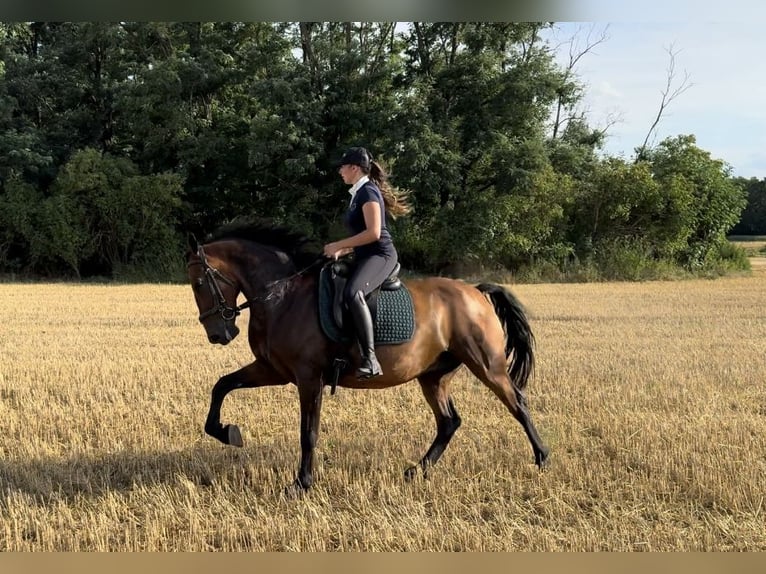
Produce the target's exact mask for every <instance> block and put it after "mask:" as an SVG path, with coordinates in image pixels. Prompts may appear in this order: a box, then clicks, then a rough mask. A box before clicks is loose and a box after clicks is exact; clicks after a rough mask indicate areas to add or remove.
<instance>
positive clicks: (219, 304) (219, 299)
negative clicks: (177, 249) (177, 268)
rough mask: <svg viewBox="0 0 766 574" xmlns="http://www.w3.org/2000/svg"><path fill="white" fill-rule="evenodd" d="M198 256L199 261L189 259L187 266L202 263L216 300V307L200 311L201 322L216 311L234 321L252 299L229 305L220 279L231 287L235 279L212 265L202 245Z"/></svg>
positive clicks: (211, 292)
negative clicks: (233, 305) (235, 305)
mask: <svg viewBox="0 0 766 574" xmlns="http://www.w3.org/2000/svg"><path fill="white" fill-rule="evenodd" d="M197 257H199V261H189V262H188V263H187V264H186V267H187V268H188V267H191V266H192V265H202V269H203V270H204V272H205V282H206V283H207V286H208V288H209V289H210V294H211V295H212V296H213V301H215V306H214V307H212V308H211V309H208V310H207V311H205V312H204V313H200V316H199V321H200V323H201V322H203V321H204V320H205V319H207V318H208V317H211V316H213V315H215V314H216V313H220V315H221V319H223V320H224V321H232V320H234V319H236V318H237V316H238V315H239V314H240V313H241V312H242V310H243V309H247V308H248V307H249V306H250V301H245V302H244V303H242V304H241V305H238V306H237V307H232V306H231V305H229V304H228V303H227V302H226V298H225V297H224V296H223V292H222V291H221V286H220V285H218V281H219V280H220V281H223V282H224V283H226V284H227V285H229V286H231V287H234V286H235V284H234V281H232V280H231V279H229V278H228V277H226V276H225V275H224V274H223V273H221V272H220V271H218V269H216V268H215V267H213V266H211V265H210V263H208V262H207V257H206V256H205V250H204V249H203V248H202V245H199V246H198V247H197Z"/></svg>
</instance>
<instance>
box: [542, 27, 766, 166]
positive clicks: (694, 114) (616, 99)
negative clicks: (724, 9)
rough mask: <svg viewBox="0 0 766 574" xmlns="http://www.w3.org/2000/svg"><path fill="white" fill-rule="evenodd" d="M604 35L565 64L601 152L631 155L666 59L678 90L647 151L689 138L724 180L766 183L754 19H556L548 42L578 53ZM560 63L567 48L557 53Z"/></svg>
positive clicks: (663, 79)
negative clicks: (727, 176) (722, 167)
mask: <svg viewBox="0 0 766 574" xmlns="http://www.w3.org/2000/svg"><path fill="white" fill-rule="evenodd" d="M588 33H590V35H591V40H595V39H597V38H600V37H601V36H602V35H603V34H605V35H606V40H605V41H604V42H602V43H600V44H599V45H598V46H596V47H594V48H593V49H592V50H591V51H590V52H589V53H587V54H586V55H585V56H583V58H582V59H581V60H580V61H579V63H578V64H577V65H576V66H575V69H574V71H575V73H576V74H577V75H578V77H579V78H580V80H581V81H582V82H584V83H585V85H586V87H585V99H584V101H583V109H584V111H586V117H587V118H588V123H589V125H591V126H593V127H599V128H602V127H606V126H607V124H608V123H609V122H610V121H614V120H616V123H614V124H613V125H611V127H609V128H608V130H607V141H606V144H605V149H604V151H605V152H607V153H609V154H610V155H617V156H619V155H622V156H624V157H626V158H632V157H633V155H634V148H636V147H638V146H640V145H641V144H642V143H643V141H644V138H645V137H646V135H647V132H648V131H649V129H650V127H651V125H652V123H653V121H654V119H655V118H656V116H657V112H658V111H659V107H660V103H661V101H662V91H663V90H664V89H665V88H666V84H667V81H668V67H669V65H670V62H671V57H670V54H669V50H670V51H672V53H673V54H674V61H675V77H676V79H675V80H674V82H673V86H674V87H678V86H680V85H681V83H682V82H683V80H684V78H685V77H686V78H688V79H687V84H688V85H689V87H688V89H687V90H686V91H684V92H683V93H681V94H680V95H678V96H677V97H676V98H675V99H674V100H673V101H672V102H670V104H669V105H668V106H667V107H666V109H665V112H664V113H663V115H662V118H661V120H660V123H659V124H658V127H657V130H656V132H655V135H654V136H653V137H652V138H651V139H650V140H649V144H650V145H652V144H655V145H656V144H658V143H659V142H660V141H662V140H663V139H665V138H667V137H674V136H677V135H686V134H693V135H694V136H695V137H696V138H697V146H698V147H699V148H701V149H703V150H705V151H708V152H710V154H711V156H712V157H713V158H714V159H720V160H723V161H724V162H726V163H727V164H728V165H729V166H730V167H731V169H732V174H733V175H735V176H741V177H747V178H750V177H756V178H758V179H763V178H766V33H765V32H764V28H763V22H762V21H761V20H760V19H758V18H753V19H751V20H748V21H724V22H695V21H692V22H689V21H687V22H563V23H562V22H560V23H557V24H556V25H555V30H554V31H553V36H552V38H553V40H552V41H555V42H556V43H557V44H560V43H562V42H568V41H569V40H570V39H572V38H577V39H578V40H577V41H578V42H579V43H580V46H584V45H585V42H586V38H587V36H588ZM558 54H559V56H558V57H559V58H560V59H563V60H562V62H565V61H566V60H568V57H569V56H568V54H569V48H568V46H566V45H563V46H561V47H560V48H559V51H558Z"/></svg>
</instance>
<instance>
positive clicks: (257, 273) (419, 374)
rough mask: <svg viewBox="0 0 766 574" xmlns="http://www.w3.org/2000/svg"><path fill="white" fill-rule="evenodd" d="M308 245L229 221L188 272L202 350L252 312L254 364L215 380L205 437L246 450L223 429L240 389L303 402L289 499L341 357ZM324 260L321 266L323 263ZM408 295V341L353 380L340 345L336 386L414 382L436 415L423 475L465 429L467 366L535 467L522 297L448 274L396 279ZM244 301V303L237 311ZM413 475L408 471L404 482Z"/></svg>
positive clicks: (384, 349) (537, 454) (308, 459)
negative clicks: (508, 418) (279, 393)
mask: <svg viewBox="0 0 766 574" xmlns="http://www.w3.org/2000/svg"><path fill="white" fill-rule="evenodd" d="M309 243H310V242H309V240H308V239H307V238H306V237H305V236H303V235H301V234H297V233H294V232H292V231H289V230H287V229H284V228H279V227H275V226H272V225H271V224H268V223H267V224H264V223H263V222H255V223H253V222H235V223H233V224H229V225H227V226H224V227H222V228H220V229H219V230H218V231H216V232H214V233H213V234H212V235H211V236H210V237H209V238H208V240H207V241H206V243H204V244H200V243H198V242H197V240H196V239H194V238H193V237H190V240H189V250H188V252H187V253H186V264H187V269H188V276H189V280H190V282H191V286H192V289H193V293H194V299H195V302H196V305H197V308H198V310H199V320H200V322H201V323H202V325H203V326H204V329H205V332H206V334H207V338H208V340H209V342H210V343H213V344H219V345H227V344H228V343H229V342H231V341H232V340H233V339H234V338H235V337H236V336H237V335H238V333H239V329H238V327H237V325H236V319H237V316H238V315H239V314H240V311H241V310H242V309H243V308H245V307H249V309H250V322H249V325H248V340H249V341H248V342H249V346H250V349H251V350H252V353H253V355H254V356H255V361H254V362H252V363H250V364H249V365H246V366H244V367H242V368H241V369H239V370H237V371H234V372H233V373H230V374H228V375H225V376H223V377H221V378H220V379H219V380H218V382H216V384H215V386H214V387H213V390H212V396H211V402H210V409H209V412H208V415H207V420H206V422H205V432H206V433H207V434H209V435H211V436H212V437H215V438H216V439H218V440H219V441H221V442H222V443H224V444H229V445H233V446H240V447H241V446H242V445H243V441H242V435H241V433H240V430H239V428H238V427H237V426H236V425H233V424H227V425H225V426H224V425H222V424H221V420H220V416H221V405H222V403H223V400H224V398H225V397H226V395H227V394H228V393H229V392H231V391H233V390H235V389H243V388H253V387H262V386H268V385H285V384H288V383H292V384H295V385H296V386H297V388H298V395H299V398H300V446H301V457H300V468H299V471H298V474H297V477H296V478H295V481H294V482H293V483H292V484H291V485H289V486H288V487H287V488H286V492H288V493H292V494H299V493H301V492H303V491H305V490H308V489H309V488H310V487H311V485H312V483H313V462H314V448H315V446H316V444H317V438H318V433H319V417H320V411H321V407H322V397H323V394H324V386H325V384H327V379H328V373H329V372H330V371H329V368H330V364H331V363H332V361H333V357H335V356H336V355H337V352H338V351H339V348H338V346H339V343H335V342H333V341H332V340H331V339H329V338H328V337H327V336H326V335H325V334H324V333H323V332H322V329H321V326H320V322H319V312H318V297H319V296H318V294H317V291H318V288H317V287H318V281H319V278H318V277H319V272H318V269H319V267H320V265H321V263H322V262H323V261H322V258H321V257H319V256H318V251H312V250H311V249H309V248H308V247H307V246H308V245H309ZM324 261H327V260H324ZM404 283H405V285H406V287H407V289H408V290H409V292H410V294H411V297H412V303H413V305H412V308H413V309H414V314H415V329H414V332H413V335H412V337H411V338H410V340H409V341H407V342H405V343H401V344H397V345H383V346H379V347H377V348H376V354H377V356H378V359H379V361H380V363H381V365H382V368H383V375H382V376H379V377H376V378H373V379H368V380H357V379H356V378H355V374H354V373H355V367H356V366H357V365H358V361H359V352H358V350H357V349H356V348H355V346H354V348H353V349H348V348H347V349H345V351H347V352H348V353H349V354H350V356H351V357H352V360H353V361H354V363H355V364H354V365H353V368H351V369H350V370H349V371H348V373H346V374H343V375H342V376H341V377H340V378H339V380H338V381H337V385H338V386H339V387H346V388H350V389H381V388H386V387H392V386H395V385H399V384H402V383H406V382H408V381H412V380H414V379H417V380H418V382H419V383H420V388H421V390H422V392H423V395H424V396H425V399H426V402H427V403H428V405H429V406H430V407H431V409H432V410H433V413H434V416H435V418H436V438H435V439H434V440H433V443H432V444H431V446H430V447H429V449H428V451H427V452H426V453H425V455H424V456H423V458H422V459H421V460H420V463H419V467H420V469H421V471H422V472H423V474H426V473H427V471H428V469H429V467H430V466H432V465H433V464H435V463H436V462H437V461H438V460H439V458H440V457H441V455H442V453H443V452H444V450H445V448H446V447H447V445H448V443H449V441H450V439H451V438H452V436H453V434H454V433H455V431H456V430H457V429H458V427H459V426H460V423H461V419H460V416H459V415H458V412H457V410H456V408H455V404H454V402H453V400H452V397H451V396H450V381H451V380H452V379H453V377H454V376H455V374H456V373H457V371H458V370H459V367H460V366H461V365H466V366H467V367H468V369H469V370H470V371H471V372H472V373H473V374H474V375H475V376H476V377H477V378H478V379H479V380H480V381H481V382H482V383H484V384H485V385H486V386H487V387H489V388H490V390H491V391H492V392H493V393H494V394H495V395H497V397H498V398H499V399H500V400H501V401H502V403H503V404H504V405H505V407H506V408H507V409H508V410H509V411H510V413H511V414H512V415H513V416H514V417H515V418H516V420H517V421H519V423H521V426H522V427H523V429H524V431H525V433H526V435H527V437H528V439H529V441H530V443H531V445H532V450H533V452H534V461H535V463H536V465H537V466H538V467H539V468H543V466H544V464H545V462H546V459H547V458H548V448H547V447H546V446H545V445H544V444H543V442H542V440H541V439H540V436H539V435H538V432H537V430H536V429H535V426H534V424H533V423H532V419H531V417H530V415H529V411H528V408H527V405H526V400H525V396H524V389H525V387H526V385H527V381H528V379H529V378H530V377H531V375H532V373H533V369H534V337H533V334H532V331H531V329H530V326H529V322H528V320H527V317H526V315H525V312H524V310H523V308H522V306H521V304H520V303H519V301H518V300H517V299H516V297H514V295H513V294H511V293H510V292H509V291H508V290H507V289H505V288H503V287H501V286H498V285H494V284H488V283H485V284H481V285H477V286H472V285H469V284H467V283H465V282H463V281H460V280H456V279H450V278H445V277H428V278H425V279H417V280H409V281H405V282H404ZM240 293H241V294H242V295H243V296H244V298H245V303H244V304H242V305H239V306H238V305H237V297H238V296H239V294H240ZM417 473H418V465H413V466H411V467H409V468H407V469H406V471H405V479H407V480H410V479H412V478H414V477H415V476H416V475H417Z"/></svg>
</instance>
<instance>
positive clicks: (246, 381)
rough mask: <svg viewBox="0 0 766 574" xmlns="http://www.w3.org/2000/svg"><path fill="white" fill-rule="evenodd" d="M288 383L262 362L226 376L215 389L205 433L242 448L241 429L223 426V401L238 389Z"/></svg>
mask: <svg viewBox="0 0 766 574" xmlns="http://www.w3.org/2000/svg"><path fill="white" fill-rule="evenodd" d="M287 382H288V381H286V380H285V379H284V378H283V377H282V376H280V375H279V373H277V372H276V371H275V370H274V369H273V368H272V367H271V366H269V365H268V364H267V363H264V362H262V361H255V362H254V363H251V364H249V365H247V366H246V367H242V368H241V369H239V370H238V371H234V372H233V373H229V374H228V375H224V376H223V377H221V378H220V379H218V382H217V383H216V384H215V386H214V387H213V392H212V396H211V398H210V410H209V411H208V413H207V420H206V421H205V432H206V433H207V434H209V435H210V436H212V437H215V438H217V439H218V440H220V441H221V442H222V443H224V444H230V445H232V446H242V445H243V442H242V433H240V432H239V427H238V426H237V425H226V426H223V425H222V424H221V405H222V404H223V399H224V398H225V397H226V395H228V394H229V393H230V392H231V391H234V390H236V389H246V388H253V387H265V386H270V385H284V384H287Z"/></svg>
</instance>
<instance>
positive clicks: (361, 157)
mask: <svg viewBox="0 0 766 574" xmlns="http://www.w3.org/2000/svg"><path fill="white" fill-rule="evenodd" d="M371 162H372V156H370V152H368V151H367V150H366V149H365V148H363V147H352V148H349V149H348V150H346V153H344V154H343V157H342V158H340V161H339V162H338V167H341V166H344V165H358V166H359V167H361V168H362V169H363V170H364V171H368V170H369V169H370V163H371Z"/></svg>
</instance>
